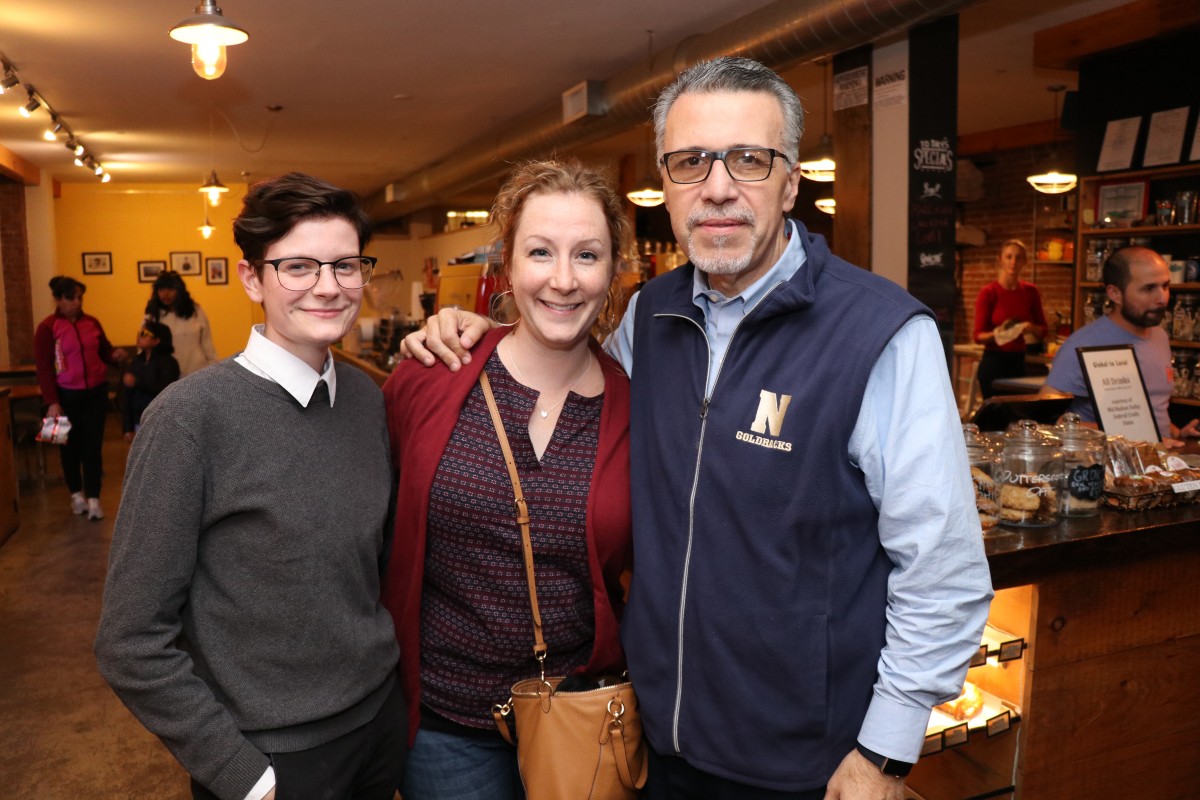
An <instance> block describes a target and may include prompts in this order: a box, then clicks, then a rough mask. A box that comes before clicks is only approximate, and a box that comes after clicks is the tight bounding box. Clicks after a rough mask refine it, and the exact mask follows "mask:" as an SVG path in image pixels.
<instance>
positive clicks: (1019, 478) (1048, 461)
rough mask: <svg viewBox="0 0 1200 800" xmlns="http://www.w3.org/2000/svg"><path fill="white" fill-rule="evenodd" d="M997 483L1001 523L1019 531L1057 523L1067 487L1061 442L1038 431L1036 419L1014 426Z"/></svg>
mask: <svg viewBox="0 0 1200 800" xmlns="http://www.w3.org/2000/svg"><path fill="white" fill-rule="evenodd" d="M996 484H997V486H999V488H1000V524H1002V525H1006V526H1012V527H1018V528H1034V527H1045V526H1047V525H1053V524H1055V523H1056V522H1057V521H1058V514H1059V503H1060V500H1059V495H1060V494H1061V493H1062V491H1063V487H1064V486H1065V484H1066V469H1065V463H1064V458H1063V451H1062V442H1061V441H1060V440H1059V439H1058V438H1057V437H1054V436H1050V435H1047V434H1045V433H1043V432H1042V431H1040V430H1038V424H1037V423H1036V422H1034V421H1033V420H1029V419H1023V420H1021V421H1019V422H1016V423H1014V424H1013V426H1012V427H1011V428H1010V429H1009V430H1008V433H1007V434H1006V435H1005V444H1004V452H1003V453H1002V454H1001V456H1000V468H999V470H998V472H997V474H996Z"/></svg>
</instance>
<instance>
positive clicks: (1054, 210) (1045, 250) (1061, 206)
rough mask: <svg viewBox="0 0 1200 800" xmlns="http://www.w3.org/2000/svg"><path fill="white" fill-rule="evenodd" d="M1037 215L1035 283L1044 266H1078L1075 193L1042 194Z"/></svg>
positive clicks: (1034, 246) (1032, 256) (1035, 213)
mask: <svg viewBox="0 0 1200 800" xmlns="http://www.w3.org/2000/svg"><path fill="white" fill-rule="evenodd" d="M1039 201H1040V202H1039V205H1038V206H1037V208H1035V209H1034V214H1033V252H1032V253H1030V257H1031V258H1032V260H1033V282H1034V283H1037V272H1038V269H1039V268H1040V267H1069V266H1074V265H1075V239H1076V230H1075V222H1076V214H1075V202H1076V197H1075V193H1074V192H1071V193H1070V194H1060V195H1039Z"/></svg>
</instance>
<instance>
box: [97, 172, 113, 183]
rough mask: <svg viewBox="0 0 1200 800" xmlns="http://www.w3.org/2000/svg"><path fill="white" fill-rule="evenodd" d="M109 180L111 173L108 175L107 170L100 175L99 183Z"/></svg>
mask: <svg viewBox="0 0 1200 800" xmlns="http://www.w3.org/2000/svg"><path fill="white" fill-rule="evenodd" d="M111 180H112V175H109V174H108V173H107V172H106V173H104V174H103V175H101V176H100V182H101V183H108V182H109V181H111Z"/></svg>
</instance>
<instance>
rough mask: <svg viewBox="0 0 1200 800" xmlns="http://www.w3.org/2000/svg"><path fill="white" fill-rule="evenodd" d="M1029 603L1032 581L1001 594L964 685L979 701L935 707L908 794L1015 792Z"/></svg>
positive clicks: (956, 796)
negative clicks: (975, 693) (975, 694)
mask: <svg viewBox="0 0 1200 800" xmlns="http://www.w3.org/2000/svg"><path fill="white" fill-rule="evenodd" d="M1029 603H1030V589H1029V587H1019V588H1014V589H1005V590H1002V591H999V592H997V593H996V597H995V599H994V600H993V601H992V608H991V612H990V614H989V617H988V624H987V627H986V628H985V629H984V634H983V642H982V643H981V644H980V646H979V651H978V653H977V654H976V656H975V658H973V659H972V660H971V666H970V668H969V669H968V670H967V683H966V686H965V687H964V688H967V689H974V690H976V691H977V692H978V695H977V699H976V701H975V702H968V703H967V704H966V707H961V706H956V705H955V704H954V703H950V704H944V705H942V706H938V707H936V708H935V709H934V711H933V714H932V715H930V719H929V726H928V727H927V729H926V734H925V745H924V747H923V748H922V750H921V759H920V761H918V762H917V764H916V766H915V767H914V768H913V772H912V774H911V775H910V776H909V779H908V789H909V797H912V798H920V800H962V798H967V797H1007V796H1010V793H1011V792H1012V791H1013V790H1014V788H1015V782H1016V775H1017V757H1018V747H1017V742H1018V736H1017V731H1018V730H1019V728H1020V722H1021V717H1022V713H1021V710H1022V709H1021V703H1022V697H1023V693H1024V690H1025V675H1026V668H1025V665H1024V663H1023V661H1024V659H1025V653H1026V650H1027V645H1026V642H1027V640H1028V627H1029ZM960 699H967V700H969V699H970V698H969V697H967V696H964V698H960Z"/></svg>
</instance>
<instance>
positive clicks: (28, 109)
mask: <svg viewBox="0 0 1200 800" xmlns="http://www.w3.org/2000/svg"><path fill="white" fill-rule="evenodd" d="M41 104H42V103H41V101H40V100H38V99H37V98H36V97H34V96H33V95H30V96H29V102H28V103H26V104H25V105H23V106H21V107H20V108H19V109H17V113H19V114H20V115H21V116H22V117H26V118H28V117H31V116H33V112H34V111H37V110H38V107H39V106H41Z"/></svg>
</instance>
